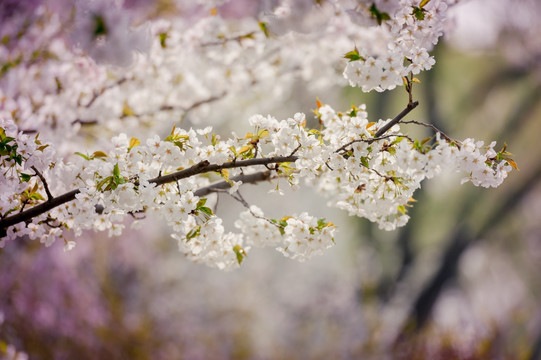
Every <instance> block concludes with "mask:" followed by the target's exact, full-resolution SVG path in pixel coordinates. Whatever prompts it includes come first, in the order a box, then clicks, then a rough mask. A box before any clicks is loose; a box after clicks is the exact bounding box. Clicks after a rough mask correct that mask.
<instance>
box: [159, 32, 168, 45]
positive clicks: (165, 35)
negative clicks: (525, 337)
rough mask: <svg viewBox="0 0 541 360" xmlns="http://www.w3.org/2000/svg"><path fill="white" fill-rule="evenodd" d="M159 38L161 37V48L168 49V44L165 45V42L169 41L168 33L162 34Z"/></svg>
mask: <svg viewBox="0 0 541 360" xmlns="http://www.w3.org/2000/svg"><path fill="white" fill-rule="evenodd" d="M159 36H160V46H161V47H162V49H165V48H166V47H167V44H166V43H165V41H166V40H167V37H168V35H167V33H166V32H163V33H160V34H159Z"/></svg>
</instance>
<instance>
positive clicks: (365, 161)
mask: <svg viewBox="0 0 541 360" xmlns="http://www.w3.org/2000/svg"><path fill="white" fill-rule="evenodd" d="M361 165H362V166H364V167H365V168H369V167H370V165H369V163H368V158H367V157H366V156H362V157H361Z"/></svg>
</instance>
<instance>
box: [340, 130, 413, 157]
mask: <svg viewBox="0 0 541 360" xmlns="http://www.w3.org/2000/svg"><path fill="white" fill-rule="evenodd" d="M391 137H403V138H406V139H408V140H409V141H411V142H413V140H412V139H411V138H410V137H409V136H407V135H401V134H389V135H384V136H380V137H377V138H371V139H356V140H351V141H350V142H348V143H347V144H345V145H343V146H342V147H340V148H339V149H338V150H335V151H334V152H335V153H339V152H340V151H344V150H347V148H348V147H349V146H351V145H353V144H355V143H358V142H365V143H368V144H372V143H373V142H374V141H379V140H384V139H389V138H391Z"/></svg>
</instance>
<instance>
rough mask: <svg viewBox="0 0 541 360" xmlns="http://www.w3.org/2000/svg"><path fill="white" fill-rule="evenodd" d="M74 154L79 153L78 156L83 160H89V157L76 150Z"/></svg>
mask: <svg viewBox="0 0 541 360" xmlns="http://www.w3.org/2000/svg"><path fill="white" fill-rule="evenodd" d="M75 155H79V156H80V157H82V158H83V159H85V160H90V157H89V156H87V155H85V154H83V153H80V152H76V153H75Z"/></svg>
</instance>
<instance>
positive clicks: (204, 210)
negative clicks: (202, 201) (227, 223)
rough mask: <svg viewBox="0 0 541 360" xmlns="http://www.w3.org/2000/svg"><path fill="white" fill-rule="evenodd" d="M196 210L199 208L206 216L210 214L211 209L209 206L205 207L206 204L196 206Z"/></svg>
mask: <svg viewBox="0 0 541 360" xmlns="http://www.w3.org/2000/svg"><path fill="white" fill-rule="evenodd" d="M197 210H199V211H201V212H204V213H205V214H207V215H208V216H212V210H211V209H210V208H208V207H206V206H201V207H198V208H197Z"/></svg>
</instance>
